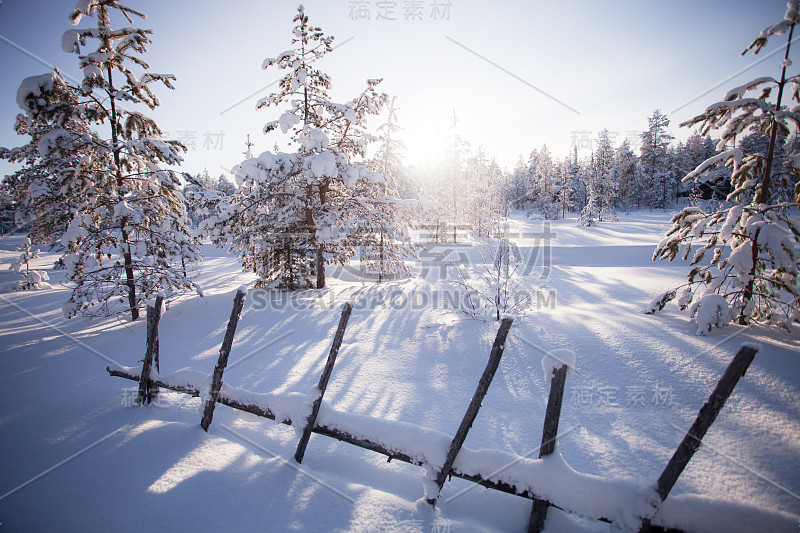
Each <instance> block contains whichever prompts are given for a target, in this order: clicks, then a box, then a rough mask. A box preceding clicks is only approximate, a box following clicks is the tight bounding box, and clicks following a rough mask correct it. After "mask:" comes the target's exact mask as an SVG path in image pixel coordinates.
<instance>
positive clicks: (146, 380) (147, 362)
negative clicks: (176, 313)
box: [136, 294, 164, 405]
mask: <svg viewBox="0 0 800 533" xmlns="http://www.w3.org/2000/svg"><path fill="white" fill-rule="evenodd" d="M163 301H164V297H163V296H161V295H160V294H159V295H158V296H156V303H155V306H152V305H148V306H147V350H146V351H145V353H144V360H143V361H142V376H141V378H139V394H138V395H137V397H136V402H137V403H138V404H139V405H142V404H144V403H150V402H152V401H153V394H155V393H156V392H158V388H156V387H153V386H151V384H150V370H151V369H152V368H153V356H154V355H155V357H156V369H158V323H159V321H160V320H161V304H162V302H163Z"/></svg>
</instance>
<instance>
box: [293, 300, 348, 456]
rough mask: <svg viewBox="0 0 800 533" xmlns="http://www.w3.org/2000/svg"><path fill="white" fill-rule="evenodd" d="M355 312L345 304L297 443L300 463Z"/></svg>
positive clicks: (296, 454)
mask: <svg viewBox="0 0 800 533" xmlns="http://www.w3.org/2000/svg"><path fill="white" fill-rule="evenodd" d="M352 311H353V306H352V305H350V303H349V302H348V303H345V304H344V307H343V308H342V318H340V319H339V327H338V328H336V335H334V336H333V344H331V351H330V352H329V353H328V361H327V362H326V363H325V369H324V370H323V371H322V375H321V376H320V378H319V384H317V390H318V391H319V393H318V394H317V397H316V399H314V403H313V404H312V405H311V414H310V415H308V419H307V420H306V427H305V428H304V429H303V434H302V435H301V436H300V441H299V442H298V443H297V450H296V451H295V452H294V460H295V461H297V462H298V463H302V462H303V456H304V455H305V453H306V447H307V446H308V440H309V439H310V438H311V432H312V431H314V424H316V423H317V415H318V414H319V408H320V406H321V405H322V397H323V396H324V395H325V389H327V388H328V380H329V379H330V377H331V372H333V365H334V364H335V363H336V356H337V355H338V354H339V347H340V346H341V345H342V339H344V330H345V328H347V321H348V320H350V313H351V312H352Z"/></svg>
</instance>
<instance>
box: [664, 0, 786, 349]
mask: <svg viewBox="0 0 800 533" xmlns="http://www.w3.org/2000/svg"><path fill="white" fill-rule="evenodd" d="M798 23H800V12H799V10H798V2H797V0H792V1H790V2H789V4H788V9H787V11H786V14H785V16H784V19H783V20H782V21H780V22H778V23H777V24H774V25H773V26H770V27H768V28H766V29H764V30H763V31H762V32H761V33H760V34H759V35H758V36H757V37H756V39H755V40H754V41H753V42H752V43H751V44H750V45H749V46H748V47H747V48H746V49H745V50H744V52H742V55H744V54H746V53H747V52H748V51H750V50H752V51H753V53H756V54H757V53H758V52H759V51H760V50H761V49H762V48H763V47H764V46H765V45H766V44H767V42H768V40H769V39H770V38H771V37H774V36H776V35H784V34H785V35H787V40H786V44H785V45H784V61H783V63H782V64H781V73H780V77H779V78H778V79H775V78H772V77H761V78H757V79H755V80H752V81H750V82H748V83H745V84H743V85H741V86H739V87H736V88H734V89H731V90H730V91H728V92H727V93H726V94H725V96H724V98H723V100H722V101H719V102H716V103H714V104H712V105H710V106H708V107H707V108H706V110H705V112H703V113H702V114H700V115H698V116H696V117H694V118H692V119H690V120H689V121H687V122H686V123H684V124H683V125H685V126H694V125H699V126H700V132H701V134H703V135H705V134H707V133H708V132H709V131H711V130H717V131H719V133H720V135H721V138H720V142H719V143H718V146H717V148H718V149H719V150H721V153H719V154H717V155H715V156H713V157H711V158H709V159H707V160H706V161H705V162H703V163H702V164H700V165H699V166H698V167H697V168H696V169H695V170H694V171H693V172H692V173H690V174H689V175H687V176H686V177H685V178H684V181H691V180H695V181H701V180H702V179H703V176H704V175H705V174H706V173H707V172H708V171H709V170H712V169H714V168H715V167H718V166H719V165H722V164H724V165H725V166H728V167H730V168H731V169H732V175H731V186H732V187H733V191H732V192H731V193H730V194H729V195H728V196H727V198H726V200H727V202H729V206H728V207H727V208H724V209H720V210H715V211H713V212H704V211H703V210H702V209H700V208H699V207H695V206H690V207H687V208H685V209H684V210H683V211H682V212H681V213H678V214H677V215H675V217H673V219H672V227H671V228H670V229H669V230H668V231H667V234H666V237H665V238H664V240H663V241H662V242H661V243H660V244H659V245H658V247H657V248H656V251H655V253H654V255H653V259H657V258H666V259H670V260H671V259H674V258H675V257H677V256H678V255H681V256H682V257H684V258H688V257H689V254H690V253H691V250H692V248H695V253H694V255H693V256H692V260H691V261H692V264H693V265H695V266H694V267H693V268H692V270H691V271H690V272H689V275H688V283H687V284H686V285H685V286H683V290H682V291H681V292H680V297H679V300H678V303H679V305H680V307H681V308H683V309H685V308H689V309H690V310H691V313H692V316H694V317H696V319H697V323H698V333H704V332H706V331H708V330H710V329H711V328H712V327H714V326H720V325H723V324H725V323H727V322H728V321H729V320H731V319H735V320H737V321H738V322H739V324H742V325H744V324H748V323H751V322H758V323H764V324H770V325H777V326H781V327H785V328H789V327H790V326H791V325H792V324H793V323H795V322H798V321H800V287H798V263H799V262H800V220H798V219H797V218H796V217H792V216H791V214H790V213H791V211H790V208H796V207H797V203H796V202H798V200H800V198H798V196H800V191H798V190H795V194H794V202H795V203H789V202H783V201H781V199H780V198H776V197H775V195H773V193H772V191H773V189H772V185H773V182H774V181H773V180H774V177H775V176H776V170H775V160H776V156H777V155H778V153H779V152H778V151H779V147H778V143H779V139H780V136H781V135H786V134H788V133H789V132H790V131H791V129H792V128H793V129H794V130H795V131H796V130H797V128H798V126H800V113H797V111H796V109H797V108H796V107H794V108H792V107H790V106H787V105H786V103H785V101H784V98H785V97H786V98H788V99H790V100H794V101H795V102H800V93H799V92H798V91H797V89H796V87H797V84H798V82H799V81H800V76H798V75H794V76H790V75H787V72H786V71H787V68H788V67H789V66H790V65H791V62H790V61H789V60H788V57H789V49H790V46H791V40H792V34H793V32H794V29H795V26H796V25H797V24H798ZM792 87H793V89H792V90H791V92H790V94H785V93H786V92H788V89H790V88H792ZM775 89H777V94H776V95H774V97H773V91H774V90H775ZM746 133H750V134H752V133H764V134H766V135H767V137H768V139H769V142H768V144H767V146H766V150H761V149H759V150H758V151H756V152H754V153H750V154H746V153H744V152H743V150H742V149H741V147H739V146H735V145H734V142H735V139H736V137H737V136H738V137H739V138H743V137H744V136H745V134H746ZM797 155H799V154H798V153H797V152H790V153H787V159H788V160H789V161H791V162H792V167H791V172H792V173H793V174H794V175H795V176H797V175H798V167H797V163H796V161H797ZM708 253H711V255H712V258H711V260H710V262H709V263H708V264H702V263H701V261H702V260H703V258H704V257H705V256H706V255H707V254H708ZM680 289H681V287H679V288H677V289H673V290H672V291H669V292H667V293H665V294H662V295H660V296H659V297H657V298H656V299H654V300H653V302H651V305H650V309H649V311H650V312H655V311H657V310H658V309H661V308H663V307H664V305H666V303H667V302H668V301H670V300H671V299H674V298H675V297H676V296H677V294H678V291H679V290H680Z"/></svg>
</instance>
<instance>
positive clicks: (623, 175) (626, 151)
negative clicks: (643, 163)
mask: <svg viewBox="0 0 800 533" xmlns="http://www.w3.org/2000/svg"><path fill="white" fill-rule="evenodd" d="M614 165H615V167H616V168H617V173H618V177H619V183H618V187H619V190H618V200H619V202H620V203H621V204H622V207H623V209H624V210H625V212H630V208H631V207H632V205H633V203H634V202H635V201H636V200H635V198H636V192H637V191H636V178H637V170H636V168H637V158H636V154H634V153H633V152H632V151H631V148H630V143H629V142H628V139H625V140H624V141H622V144H621V145H620V146H619V148H617V152H616V154H615V162H614Z"/></svg>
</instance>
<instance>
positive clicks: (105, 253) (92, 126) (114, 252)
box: [3, 0, 199, 320]
mask: <svg viewBox="0 0 800 533" xmlns="http://www.w3.org/2000/svg"><path fill="white" fill-rule="evenodd" d="M112 14H116V15H119V16H122V17H124V18H125V19H126V20H127V22H128V23H129V24H133V21H134V18H135V17H136V18H144V15H143V14H142V13H140V12H138V11H135V10H133V9H131V8H129V7H127V6H125V5H123V4H121V3H120V2H119V1H117V0H98V1H95V2H79V3H78V5H77V7H76V8H75V9H74V10H73V11H72V12H71V14H70V17H69V18H70V21H71V22H72V24H73V25H77V24H79V22H80V20H81V18H82V17H84V16H86V17H94V18H95V25H94V27H90V28H76V29H71V30H68V31H66V32H65V33H64V35H63V37H62V47H63V49H64V51H65V52H68V53H75V54H76V55H77V56H78V59H79V64H80V67H81V69H82V71H83V74H84V79H83V81H82V83H81V84H80V86H72V85H70V84H69V83H67V82H66V81H65V79H64V78H63V77H62V76H61V75H60V74H59V73H58V72H57V71H56V72H53V73H50V74H45V75H43V76H37V77H33V78H28V79H26V80H24V81H23V82H22V85H21V86H20V89H19V92H18V93H17V103H18V104H19V106H20V107H21V108H22V109H23V111H25V115H21V116H20V117H18V120H17V131H18V132H22V133H25V134H28V135H30V136H31V142H30V143H29V144H28V145H27V146H26V147H21V148H19V149H13V150H4V151H3V156H4V157H5V158H7V159H10V160H12V161H21V162H24V167H23V168H22V169H21V170H20V171H19V172H17V173H16V174H15V176H14V177H13V178H12V183H13V185H12V186H13V187H15V188H16V189H17V191H18V193H19V194H18V196H19V197H21V198H22V202H23V204H24V206H25V213H26V214H27V217H28V218H29V219H31V220H32V232H31V234H32V238H34V239H36V240H37V241H40V242H43V243H47V244H50V245H53V246H55V247H57V248H61V249H63V252H64V256H63V257H62V261H63V263H64V265H65V266H66V268H67V277H68V279H69V280H71V281H72V282H74V287H73V291H72V296H71V298H70V300H69V302H67V304H65V306H64V311H65V313H66V315H67V316H73V315H75V314H79V313H80V314H108V313H110V312H113V309H114V307H115V304H117V303H124V304H125V307H126V309H127V312H129V313H130V315H131V319H132V320H136V319H137V318H138V316H139V309H140V306H141V303H142V302H143V301H144V300H146V299H148V298H150V297H152V296H153V295H154V294H155V293H157V292H160V291H165V292H168V293H175V292H179V291H183V290H188V289H191V288H195V287H194V284H193V283H192V282H191V281H190V280H188V279H187V278H186V277H185V275H184V274H183V270H182V268H181V266H180V265H181V263H184V264H185V263H186V262H187V261H189V262H192V261H196V260H197V259H198V258H199V251H198V248H197V247H196V246H195V244H194V243H193V241H192V239H191V238H190V237H189V234H188V228H187V218H186V211H185V205H184V199H183V197H182V195H181V193H180V191H179V186H180V181H179V179H178V178H177V176H176V175H175V173H174V172H173V171H170V170H164V169H162V168H161V167H160V166H159V165H161V164H166V165H177V164H180V163H181V161H182V158H181V155H180V152H181V151H184V150H185V148H184V147H183V146H182V145H181V144H180V143H178V142H176V141H165V140H162V139H161V135H162V132H161V130H160V129H159V128H158V125H157V124H156V123H155V121H153V120H152V119H151V118H149V117H148V116H146V115H145V114H144V113H143V112H142V110H141V108H149V109H154V108H155V107H157V106H158V105H159V102H158V98H157V97H156V95H155V93H154V92H153V89H152V88H151V86H152V85H153V84H163V85H164V86H165V87H167V88H170V89H172V88H173V85H172V81H173V80H174V76H172V75H169V74H155V73H152V72H149V71H148V69H149V66H148V64H147V63H146V62H145V61H144V59H142V55H144V54H145V53H146V52H147V45H148V44H150V43H151V40H150V35H151V34H152V30H148V29H141V28H136V27H132V26H126V27H121V28H118V29H117V28H113V27H112V21H111V16H112ZM88 42H96V43H97V44H96V48H95V49H94V50H92V49H91V48H89V51H85V52H83V51H82V48H85V47H88V45H87V43H88ZM24 188H28V189H29V190H28V191H24V190H23V189H24ZM34 216H35V217H36V218H37V219H39V220H38V221H37V220H33V218H34Z"/></svg>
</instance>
